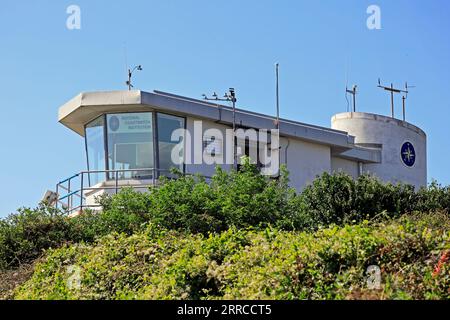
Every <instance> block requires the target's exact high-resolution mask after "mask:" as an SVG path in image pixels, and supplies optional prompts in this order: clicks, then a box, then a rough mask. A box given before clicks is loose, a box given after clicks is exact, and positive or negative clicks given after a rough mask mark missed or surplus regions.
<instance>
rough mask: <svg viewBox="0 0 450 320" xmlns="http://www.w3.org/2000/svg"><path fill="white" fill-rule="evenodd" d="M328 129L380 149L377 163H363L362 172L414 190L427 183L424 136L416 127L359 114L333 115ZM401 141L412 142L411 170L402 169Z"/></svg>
mask: <svg viewBox="0 0 450 320" xmlns="http://www.w3.org/2000/svg"><path fill="white" fill-rule="evenodd" d="M332 128H333V129H337V130H344V131H347V132H348V133H349V134H351V135H353V136H355V138H356V139H355V143H356V144H362V145H365V146H369V147H370V146H373V147H376V146H377V145H379V146H381V148H382V151H381V158H382V159H381V163H379V164H364V166H363V169H364V172H367V173H372V174H374V175H376V176H378V177H379V178H380V179H382V180H384V181H389V182H393V183H397V182H405V183H409V184H412V185H415V186H416V187H421V186H425V185H426V184H427V148H426V135H425V133H424V132H423V131H422V130H421V129H420V128H418V127H416V126H414V125H412V124H409V123H407V122H404V121H401V120H398V119H393V118H390V117H385V116H380V115H374V114H369V113H362V112H356V113H341V114H337V115H335V116H334V117H333V118H332ZM405 142H410V143H412V145H413V146H414V149H415V153H416V158H415V164H414V165H413V166H412V167H408V166H406V165H405V164H404V163H403V161H402V159H401V148H402V145H403V144H404V143H405Z"/></svg>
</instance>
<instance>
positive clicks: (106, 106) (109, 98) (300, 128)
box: [58, 90, 381, 162]
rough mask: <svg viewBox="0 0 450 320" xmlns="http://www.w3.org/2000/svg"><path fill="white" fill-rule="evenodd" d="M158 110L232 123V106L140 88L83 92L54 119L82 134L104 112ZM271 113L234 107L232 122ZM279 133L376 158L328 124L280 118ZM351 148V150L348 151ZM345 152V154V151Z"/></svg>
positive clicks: (250, 121) (255, 124)
mask: <svg viewBox="0 0 450 320" xmlns="http://www.w3.org/2000/svg"><path fill="white" fill-rule="evenodd" d="M153 110H158V111H161V112H167V113H172V114H177V115H184V116H192V117H195V118H199V119H206V120H211V121H215V122H218V123H222V124H226V125H230V126H231V125H232V123H233V112H232V108H230V107H228V106H223V105H217V104H212V103H209V102H206V101H202V100H197V99H192V98H187V97H182V96H178V95H174V94H171V93H165V92H161V91H154V92H152V93H150V92H144V91H139V90H132V91H106V92H85V93H80V94H79V95H77V96H76V97H75V98H73V99H72V100H70V101H69V102H67V103H66V104H64V105H63V106H61V107H60V109H59V113H58V121H59V122H60V123H62V124H63V125H65V126H66V127H68V128H70V129H71V130H73V131H75V132H76V133H78V134H79V135H81V136H84V126H85V125H86V124H87V123H89V122H90V121H92V120H94V119H95V118H97V117H98V116H100V115H102V114H105V113H119V112H145V111H153ZM274 121H275V118H274V117H272V116H268V115H264V114H260V113H255V112H251V111H246V110H242V109H236V123H237V124H238V125H239V126H242V127H247V128H255V129H270V128H274ZM280 135H281V136H285V137H291V138H296V139H300V140H304V141H308V142H313V143H318V144H322V145H328V146H330V147H331V150H332V153H333V155H336V156H340V154H342V156H343V157H345V158H349V159H353V158H354V157H355V158H357V159H358V160H360V161H364V162H378V158H381V157H379V156H378V155H377V154H378V153H379V151H377V150H371V149H367V150H363V149H361V148H357V150H356V149H355V145H354V141H355V138H354V137H353V136H351V135H349V134H348V133H347V132H344V131H339V130H334V129H330V128H325V127H320V126H315V125H310V124H305V123H301V122H296V121H291V120H286V119H280ZM352 150H353V151H352ZM346 153H348V155H346Z"/></svg>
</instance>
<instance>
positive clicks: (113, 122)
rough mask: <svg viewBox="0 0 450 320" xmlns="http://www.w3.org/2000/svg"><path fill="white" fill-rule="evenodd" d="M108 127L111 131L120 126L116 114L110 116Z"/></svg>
mask: <svg viewBox="0 0 450 320" xmlns="http://www.w3.org/2000/svg"><path fill="white" fill-rule="evenodd" d="M108 122H109V129H110V130H111V131H117V130H119V126H120V121H119V118H117V117H116V116H112V117H111V118H110V119H109V120H108Z"/></svg>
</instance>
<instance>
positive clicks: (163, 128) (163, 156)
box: [157, 113, 184, 175]
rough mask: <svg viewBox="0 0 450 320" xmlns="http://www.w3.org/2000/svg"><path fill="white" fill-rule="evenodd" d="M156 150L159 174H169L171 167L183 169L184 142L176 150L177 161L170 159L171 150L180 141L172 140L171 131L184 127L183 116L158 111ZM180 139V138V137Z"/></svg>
mask: <svg viewBox="0 0 450 320" xmlns="http://www.w3.org/2000/svg"><path fill="white" fill-rule="evenodd" d="M157 120H158V121H157V123H158V150H159V169H160V172H161V174H163V175H170V174H169V173H170V169H171V168H177V169H179V170H180V171H183V167H184V166H183V161H182V160H183V157H184V146H183V145H184V143H183V145H182V146H181V148H179V149H178V150H179V151H180V152H179V153H178V154H177V155H176V157H177V159H176V160H177V161H176V162H178V164H177V163H174V162H173V161H172V150H173V148H174V147H175V146H176V145H178V144H179V143H180V141H172V133H173V132H174V131H175V130H176V129H184V118H180V117H176V116H171V115H167V114H163V113H158V119H157ZM180 140H182V138H180Z"/></svg>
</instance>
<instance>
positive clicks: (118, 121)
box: [107, 112, 154, 179]
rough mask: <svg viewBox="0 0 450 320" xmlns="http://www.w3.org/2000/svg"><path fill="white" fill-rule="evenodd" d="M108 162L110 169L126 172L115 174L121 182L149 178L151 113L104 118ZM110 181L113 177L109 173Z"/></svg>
mask: <svg viewBox="0 0 450 320" xmlns="http://www.w3.org/2000/svg"><path fill="white" fill-rule="evenodd" d="M107 123H108V163H109V169H110V170H127V171H122V172H119V173H118V176H119V178H120V179H130V178H138V179H151V178H152V177H153V176H152V174H153V171H152V170H138V171H134V170H133V169H153V167H154V163H153V124H152V114H151V113H150V112H145V113H119V114H109V115H107ZM110 178H111V179H113V178H114V175H113V174H111V176H110Z"/></svg>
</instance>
